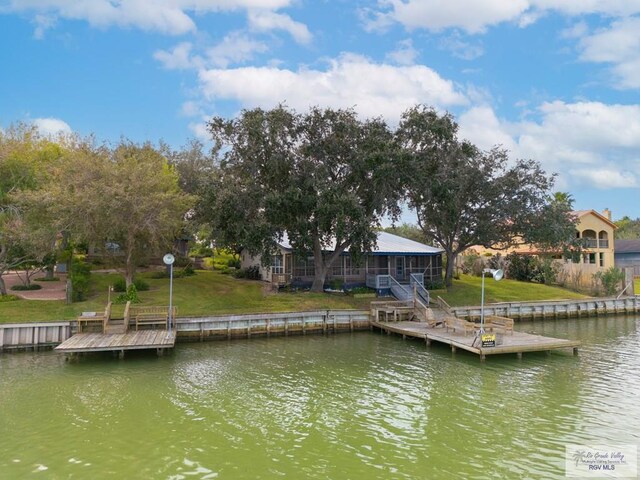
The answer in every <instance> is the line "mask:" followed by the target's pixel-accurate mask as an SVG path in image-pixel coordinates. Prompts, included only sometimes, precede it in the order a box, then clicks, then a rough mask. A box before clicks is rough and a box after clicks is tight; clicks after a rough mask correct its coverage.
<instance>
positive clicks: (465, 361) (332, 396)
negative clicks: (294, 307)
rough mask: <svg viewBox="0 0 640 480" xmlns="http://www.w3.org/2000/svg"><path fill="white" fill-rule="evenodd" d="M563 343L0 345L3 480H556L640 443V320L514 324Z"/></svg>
mask: <svg viewBox="0 0 640 480" xmlns="http://www.w3.org/2000/svg"><path fill="white" fill-rule="evenodd" d="M518 329H520V330H523V331H528V332H537V333H541V334H545V335H550V336H557V337H563V338H572V339H579V340H581V341H582V342H583V346H582V348H581V349H580V355H579V356H577V357H574V356H572V355H571V353H570V352H569V353H566V354H562V353H553V354H551V355H547V354H544V353H542V354H529V355H527V354H525V356H524V358H523V359H522V360H518V359H517V358H516V356H515V355H513V356H506V357H502V358H494V357H489V358H488V359H487V361H486V362H485V363H481V362H480V361H479V360H478V357H476V356H473V355H471V354H468V353H466V352H460V351H458V352H457V353H455V354H452V353H451V351H450V350H449V349H447V348H446V347H444V346H437V345H432V346H431V347H429V348H427V347H426V346H425V345H424V344H423V343H422V342H418V341H416V340H406V341H403V340H402V339H401V338H400V337H395V336H387V335H383V334H379V333H370V332H361V333H354V334H339V335H332V336H328V337H323V336H307V337H288V338H283V337H280V338H269V339H266V338H264V339H256V338H252V339H250V340H234V341H229V342H226V341H224V342H222V341H221V342H211V343H202V344H179V345H178V346H177V348H176V349H175V352H174V353H173V354H172V355H170V356H166V357H161V358H158V357H156V356H154V355H152V354H143V353H138V354H129V355H128V356H127V358H126V359H125V360H118V359H116V358H113V357H111V356H108V355H105V356H91V357H85V358H82V359H80V360H79V361H73V362H67V361H65V359H64V357H62V356H60V355H58V354H56V353H54V352H45V353H18V354H4V355H0V478H2V479H5V478H6V479H14V478H15V479H18V478H47V479H49V478H79V479H86V478H91V479H99V478H127V479H132V478H141V479H147V478H170V479H191V478H219V479H241V478H247V479H260V478H264V479H270V478H280V477H287V478H292V479H302V478H305V479H306V478H310V479H316V478H317V479H376V478H379V479H396V478H397V479H423V478H424V479H449V478H451V479H458V478H479V479H495V478H502V479H507V478H513V479H521V478H532V479H538V478H540V479H554V478H555V479H561V478H565V470H564V469H565V467H564V455H565V445H566V444H583V443H584V444H603V443H609V444H623V445H628V444H634V445H637V444H638V443H640V376H639V374H638V372H640V319H639V318H636V317H632V316H626V317H625V316H620V317H609V318H591V319H580V320H572V321H567V320H558V321H544V322H543V321H538V322H532V323H524V324H520V325H519V326H518Z"/></svg>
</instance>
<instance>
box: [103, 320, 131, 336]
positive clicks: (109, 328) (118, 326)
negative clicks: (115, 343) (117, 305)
mask: <svg viewBox="0 0 640 480" xmlns="http://www.w3.org/2000/svg"><path fill="white" fill-rule="evenodd" d="M126 332H127V326H126V324H125V322H124V318H110V319H109V320H108V322H107V323H106V324H105V326H104V333H107V334H109V333H126Z"/></svg>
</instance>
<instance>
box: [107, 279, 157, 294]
mask: <svg viewBox="0 0 640 480" xmlns="http://www.w3.org/2000/svg"><path fill="white" fill-rule="evenodd" d="M133 284H134V285H135V286H136V290H137V291H138V292H146V291H147V290H149V284H148V283H147V282H145V281H144V280H143V279H142V278H135V279H134V280H133ZM113 291H114V292H126V291H127V282H126V281H125V279H124V278H123V277H120V278H118V279H117V280H116V281H115V282H113Z"/></svg>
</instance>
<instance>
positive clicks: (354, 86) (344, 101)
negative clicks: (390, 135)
mask: <svg viewBox="0 0 640 480" xmlns="http://www.w3.org/2000/svg"><path fill="white" fill-rule="evenodd" d="M199 78H200V83H201V88H202V92H203V94H204V95H205V97H206V98H207V100H210V101H216V100H234V101H237V102H239V103H240V104H241V105H242V106H245V107H255V106H262V107H271V106H274V105H276V104H278V103H280V102H286V104H287V105H289V106H290V107H293V108H296V109H300V110H303V109H306V108H308V107H309V106H311V105H320V106H330V107H338V108H345V107H346V108H348V107H355V108H356V110H357V111H358V112H359V113H360V114H361V115H363V116H366V117H374V116H379V115H382V116H383V117H384V118H385V119H387V120H388V121H391V122H395V121H397V120H398V118H399V116H400V114H401V113H402V111H404V110H405V109H406V108H408V107H410V106H413V105H415V104H417V103H426V104H429V105H436V106H441V107H446V106H452V105H464V104H466V103H467V98H466V97H465V95H464V94H462V93H460V92H459V91H458V90H457V89H456V88H455V86H454V84H453V82H451V81H449V80H446V79H444V78H442V77H441V76H440V75H438V73H436V72H435V71H434V70H432V69H430V68H428V67H425V66H423V65H414V66H400V67H399V66H393V65H388V64H377V63H372V62H371V61H370V60H368V59H366V58H364V57H361V56H358V55H353V54H343V55H342V56H340V57H339V58H337V59H334V60H331V61H329V65H328V68H327V69H326V70H313V69H306V68H301V69H299V70H297V71H293V70H287V69H280V68H276V67H245V68H235V69H226V70H225V69H210V70H202V71H200V74H199Z"/></svg>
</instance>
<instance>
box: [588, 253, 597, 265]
mask: <svg viewBox="0 0 640 480" xmlns="http://www.w3.org/2000/svg"><path fill="white" fill-rule="evenodd" d="M589 263H592V264H594V265H595V263H596V254H595V253H590V254H589Z"/></svg>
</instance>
